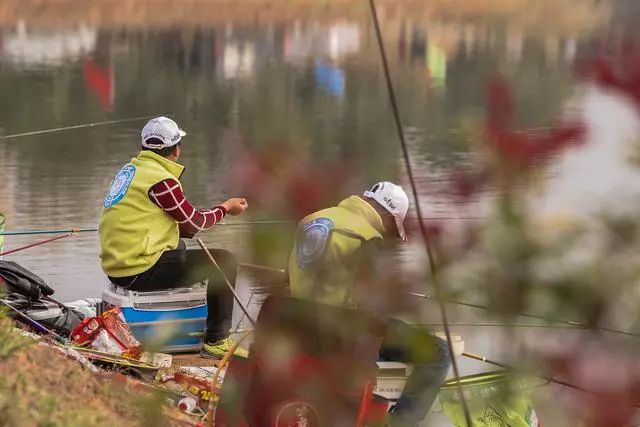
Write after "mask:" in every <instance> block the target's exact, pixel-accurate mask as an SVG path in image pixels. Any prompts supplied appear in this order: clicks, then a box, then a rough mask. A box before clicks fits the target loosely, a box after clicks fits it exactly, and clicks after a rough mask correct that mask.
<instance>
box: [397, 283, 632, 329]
mask: <svg viewBox="0 0 640 427" xmlns="http://www.w3.org/2000/svg"><path fill="white" fill-rule="evenodd" d="M407 294H409V295H412V296H415V297H418V298H423V299H434V297H432V296H431V295H428V294H421V293H418V292H407ZM443 301H444V302H445V303H447V304H453V305H460V306H464V307H471V308H478V309H481V310H487V311H491V308H490V307H487V306H486V305H480V304H472V303H469V302H464V301H455V300H443ZM517 316H519V317H528V318H530V319H536V320H543V321H545V322H549V323H562V324H564V325H568V326H572V327H574V328H576V329H594V330H596V331H602V332H610V333H614V334H621V335H628V336H631V337H636V338H640V333H637V332H629V331H622V330H619V329H612V328H604V327H594V326H588V325H585V324H584V323H580V322H575V321H573V320H562V319H550V318H548V317H543V316H538V315H536V314H529V313H518V314H517Z"/></svg>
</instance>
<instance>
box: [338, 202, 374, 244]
mask: <svg viewBox="0 0 640 427" xmlns="http://www.w3.org/2000/svg"><path fill="white" fill-rule="evenodd" d="M338 207H341V208H344V209H346V210H348V211H350V212H353V213H355V214H356V215H360V216H362V217H363V218H364V219H365V220H366V221H367V222H368V223H369V224H371V226H372V227H373V228H375V229H376V231H377V232H378V233H380V234H382V235H383V236H384V232H385V229H384V225H383V224H382V218H380V214H379V213H378V212H376V210H375V209H374V208H373V207H372V206H371V205H370V204H369V203H367V202H366V201H364V200H363V199H362V198H361V197H359V196H349V197H347V198H346V199H344V200H343V201H341V202H340V203H339V204H338Z"/></svg>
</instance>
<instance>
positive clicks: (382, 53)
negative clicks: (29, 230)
mask: <svg viewBox="0 0 640 427" xmlns="http://www.w3.org/2000/svg"><path fill="white" fill-rule="evenodd" d="M369 7H370V9H371V17H372V19H373V25H374V28H375V33H376V38H377V41H378V48H379V51H380V59H381V60H382V67H383V70H384V76H385V80H386V83H387V91H388V95H389V102H390V103H391V110H392V111H393V117H394V120H395V123H396V130H397V132H398V138H399V139H400V145H401V146H402V155H403V157H404V163H405V167H406V169H407V175H408V176H409V182H410V183H411V191H412V193H413V200H414V202H415V205H416V212H417V214H418V218H422V210H421V208H420V198H419V196H418V190H417V185H416V182H415V178H414V176H413V169H412V166H411V159H410V157H409V150H408V148H407V142H406V140H405V137H404V130H403V127H402V121H401V120H400V111H399V109H398V103H397V101H396V95H395V91H394V89H393V82H392V81H391V72H390V71H389V64H388V61H387V54H386V52H385V49H384V43H383V40H382V30H381V29H380V22H379V20H378V13H377V10H376V4H375V0H369ZM418 224H419V226H420V234H422V238H423V240H424V245H425V249H426V251H427V257H428V259H429V267H430V269H429V270H430V272H431V280H432V281H433V284H434V287H435V289H436V294H437V295H438V296H440V281H439V279H438V270H437V265H436V261H435V254H434V253H433V248H432V247H431V240H430V239H429V235H428V232H427V227H426V225H425V223H424V221H423V220H422V219H421V220H419V221H418ZM438 305H439V307H440V315H441V316H442V323H443V324H444V332H445V335H446V337H447V346H448V347H449V354H451V365H452V366H453V373H454V376H455V381H456V390H457V392H458V395H459V397H460V402H462V408H463V410H464V417H465V420H466V422H467V426H468V427H472V426H473V424H472V421H471V414H470V412H469V407H468V405H467V401H466V399H465V397H464V393H463V392H462V384H461V383H460V370H459V369H458V362H457V361H456V358H455V356H454V355H453V354H454V353H453V341H452V340H451V331H450V330H449V325H448V323H449V321H448V319H447V310H446V307H445V305H444V303H442V302H440V301H438Z"/></svg>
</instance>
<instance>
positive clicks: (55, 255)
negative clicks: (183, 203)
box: [0, 0, 606, 299]
mask: <svg viewBox="0 0 640 427" xmlns="http://www.w3.org/2000/svg"><path fill="white" fill-rule="evenodd" d="M567 3H570V4H569V5H568V6H567V5H565V3H563V6H562V7H563V8H566V7H569V8H574V10H576V11H579V12H580V14H579V15H580V19H575V20H574V21H571V22H570V23H567V22H565V21H562V20H561V22H560V21H558V22H556V21H552V24H549V26H548V28H546V27H544V26H542V28H543V30H542V31H541V29H540V28H541V27H540V26H536V25H539V23H540V22H544V20H545V17H547V16H549V15H550V14H557V11H556V10H555V6H554V7H551V8H550V7H549V6H547V9H545V8H544V7H542V6H541V7H540V8H538V9H536V10H534V11H533V12H530V16H528V18H527V19H525V16H524V12H523V10H520V9H517V7H516V6H514V8H513V9H509V10H505V11H493V10H491V9H487V10H489V12H486V11H485V10H483V9H482V8H477V9H473V8H470V9H469V10H467V9H465V8H462V9H460V10H459V11H458V12H459V14H452V13H451V11H450V10H449V9H447V8H448V6H446V5H443V6H439V7H442V8H443V10H442V11H438V10H431V9H429V8H427V6H420V7H418V6H407V9H402V8H401V6H398V5H392V4H391V3H388V4H387V3H385V4H383V5H382V6H381V8H380V9H381V10H380V14H381V17H382V21H383V30H384V36H385V43H386V46H387V49H388V52H389V55H390V60H391V64H392V72H393V76H394V82H395V84H396V86H397V89H398V96H399V100H400V104H401V110H402V111H401V112H402V115H403V120H404V122H405V125H406V127H407V130H408V133H409V137H410V144H411V154H412V158H413V159H414V162H415V163H416V166H417V168H416V169H417V175H418V180H419V183H420V191H421V195H422V199H423V203H424V206H423V207H424V209H425V211H426V212H427V214H428V215H437V216H448V217H456V216H457V208H456V207H455V205H452V204H451V203H450V201H449V200H448V199H447V198H446V197H445V196H443V192H442V188H443V187H444V186H445V185H446V183H445V182H443V179H444V178H443V177H445V176H447V173H448V172H449V171H451V170H452V169H455V168H463V167H465V165H466V164H467V163H468V162H469V161H470V159H469V158H468V152H469V151H470V147H473V144H474V143H475V141H474V140H473V138H475V137H474V136H471V135H474V134H473V132H472V131H473V130H474V129H475V130H477V126H478V123H480V122H481V121H482V116H483V108H484V82H485V80H486V78H487V77H488V76H490V75H492V74H493V73H495V72H496V70H501V71H503V72H504V73H505V74H506V75H507V77H508V78H509V79H510V80H511V81H512V82H513V85H514V86H515V89H516V92H517V93H516V95H517V96H521V97H526V99H527V102H526V105H524V108H522V109H521V110H520V111H519V114H518V117H517V120H518V121H519V123H522V124H523V125H524V126H527V127H529V126H534V125H541V124H546V123H547V122H548V121H549V120H550V119H551V118H553V117H554V116H555V115H556V114H557V113H558V111H560V110H561V109H562V105H563V102H564V98H565V97H567V96H568V95H569V94H570V93H571V92H572V85H573V80H572V77H571V75H570V74H571V73H570V70H569V68H570V65H571V62H572V60H573V58H574V57H575V56H576V55H577V54H578V53H580V52H581V51H584V50H588V49H590V48H591V47H590V46H591V45H590V41H591V39H592V38H593V34H597V33H594V32H595V31H596V28H597V27H598V25H600V24H601V23H602V22H603V21H604V19H606V15H604V14H603V13H602V9H601V6H598V7H594V6H593V5H590V6H589V7H585V6H584V5H585V4H587V3H589V4H590V3H591V2H589V1H576V0H574V1H567ZM145 5H146V3H144V2H141V3H140V4H139V6H138V7H139V8H140V10H138V9H136V13H131V14H128V15H127V14H118V15H117V16H116V15H113V14H109V13H103V14H102V15H101V14H92V15H91V16H102V17H103V18H102V19H104V20H105V22H100V21H87V22H91V24H86V25H81V24H79V22H81V21H82V20H81V19H78V18H77V15H76V14H75V13H70V14H69V17H68V21H67V20H65V19H61V18H60V17H59V16H56V17H55V19H53V18H51V19H52V22H53V23H54V24H51V25H44V24H42V23H40V24H39V25H36V24H33V23H31V22H28V21H24V22H20V21H19V20H17V19H15V20H13V21H12V20H11V17H10V16H9V17H7V16H4V15H0V18H1V20H0V22H5V23H6V22H10V24H5V26H4V27H3V29H2V45H1V46H2V48H1V50H0V65H1V66H0V111H1V112H2V114H1V115H0V129H2V132H3V133H4V134H10V133H16V132H21V131H30V130H36V129H47V128H52V127H58V126H64V125H70V124H80V123H91V122H97V121H102V120H105V119H108V118H126V117H136V116H143V115H151V114H170V115H172V116H173V117H175V118H176V119H177V120H178V121H179V122H180V123H181V125H183V126H184V127H185V128H186V129H187V130H188V132H189V139H188V140H186V141H185V149H184V152H183V158H184V163H185V165H186V167H187V173H186V174H185V180H184V185H185V189H186V192H187V194H188V195H189V196H190V198H192V199H193V201H194V202H195V203H196V204H200V205H202V206H210V205H211V204H213V203H215V202H216V201H218V200H220V199H222V198H224V197H226V196H228V195H229V192H230V191H231V182H230V179H229V175H230V171H231V170H232V169H233V168H234V159H233V154H232V153H233V150H232V147H233V145H234V141H237V140H241V141H242V142H243V143H244V144H246V145H248V146H249V147H269V146H271V145H272V144H277V143H288V144H295V145H296V146H297V147H299V149H300V151H301V153H302V154H304V155H306V156H308V157H309V158H312V159H316V160H317V161H318V163H319V164H322V162H327V164H331V163H332V162H333V163H336V162H338V161H339V162H344V163H345V164H347V163H348V164H349V165H350V168H352V170H350V171H349V172H350V173H351V175H352V179H350V180H349V182H348V183H346V184H345V185H346V186H347V188H345V189H343V191H356V190H358V189H360V188H363V187H367V186H368V185H369V184H370V183H371V182H374V181H378V180H381V179H393V180H402V179H403V174H402V171H403V165H402V163H401V159H400V156H399V151H398V145H397V142H396V136H395V129H394V125H393V121H392V118H391V116H390V111H389V108H388V102H387V98H386V97H387V95H386V91H385V87H384V85H383V84H382V80H381V72H380V71H381V70H380V67H379V58H378V52H377V46H376V44H375V37H374V35H373V33H372V31H371V24H370V21H369V16H368V12H367V10H366V8H362V9H361V10H359V9H352V8H347V9H349V10H348V11H346V10H344V11H342V12H341V13H337V12H336V10H337V9H336V8H333V7H332V8H327V12H322V11H321V12H318V13H321V14H322V13H326V14H329V15H330V16H329V17H327V15H322V16H323V17H324V19H320V18H316V17H314V16H313V15H312V14H308V15H307V14H305V13H299V16H298V17H297V18H296V19H285V18H282V19H274V20H273V22H270V21H269V20H264V21H260V22H249V23H248V20H247V19H237V20H234V19H226V18H225V20H226V22H223V19H222V18H221V16H223V15H224V14H220V13H216V14H213V13H208V12H205V11H204V10H203V11H200V12H201V13H195V12H194V13H190V14H188V16H187V15H185V16H182V15H180V16H178V17H176V18H175V19H176V20H177V21H176V22H174V23H172V25H168V24H166V23H163V22H160V21H158V22H156V20H155V19H156V18H155V17H154V16H151V15H149V16H148V17H147V18H146V19H147V25H148V26H147V27H145V26H144V25H140V22H139V21H138V18H139V16H138V12H140V14H141V15H140V16H142V12H141V11H142V10H143V9H144V8H145V7H146V6H145ZM191 6H193V8H196V7H204V6H203V5H201V4H200V3H198V5H191ZM191 6H190V7H191ZM92 7H102V6H100V5H98V4H96V5H91V4H87V5H82V7H81V8H80V9H82V8H92ZM7 10H11V8H7ZM190 10H191V9H190ZM194 10H195V9H194ZM198 10H199V9H198ZM292 10H293V9H292ZM563 10H564V9H563ZM54 12H55V11H53V10H52V9H49V8H47V7H44V8H43V9H42V10H41V15H38V16H39V17H40V19H45V17H48V16H49V15H48V14H53V13H54ZM216 12H218V11H216ZM226 13H232V12H231V11H226ZM291 13H293V12H291ZM214 15H215V16H214ZM341 15H344V16H341ZM336 16H337V17H336ZM192 19H198V20H200V21H203V22H199V25H197V26H194V25H191V23H192V22H191V21H189V20H192ZM113 20H115V21H117V23H118V25H111V24H112V23H113V22H114V21H113ZM181 20H184V21H185V22H184V23H182V24H180V23H181V22H182V21H181ZM205 20H209V21H207V22H204V21H205ZM536 23H538V24H536ZM142 124H143V123H142V122H141V123H127V124H122V125H113V126H109V127H93V128H86V129H82V130H77V131H69V132H64V133H56V134H48V135H46V136H37V137H36V136H34V137H27V138H21V139H20V140H5V141H0V179H2V183H3V187H2V191H1V192H0V210H1V211H3V212H5V213H7V223H8V226H7V228H8V229H10V230H11V229H14V230H15V229H34V228H54V227H55V228H57V227H60V228H66V227H73V226H75V227H82V226H89V227H91V226H95V225H96V223H97V220H98V218H99V214H100V206H101V200H102V198H103V197H104V193H105V191H106V188H107V186H108V184H109V180H110V179H111V177H112V176H113V174H114V172H115V171H116V170H117V169H118V168H119V167H120V166H121V164H122V163H123V162H125V161H127V159H128V158H129V157H130V156H132V155H133V154H135V152H136V150H137V144H138V134H139V128H140V126H142ZM341 196H343V194H335V198H336V199H338V198H340V197H341ZM256 214H257V215H259V214H260V212H254V215H256ZM248 233H249V229H248V228H243V227H233V228H231V227H227V228H225V227H224V226H221V227H219V228H218V229H217V230H216V231H215V232H212V233H209V234H207V235H206V239H208V240H209V241H210V242H211V243H215V244H217V245H220V246H224V247H226V248H228V249H230V250H232V251H234V252H236V253H238V255H239V257H240V258H241V259H245V260H250V259H251V256H252V254H251V251H249V250H248V243H247V241H246V240H245V237H246V236H247V234H248ZM26 241H30V240H29V239H26V238H11V239H7V242H6V247H7V248H11V247H15V246H18V245H20V244H22V243H24V242H26ZM53 245H57V246H51V247H49V248H42V249H37V250H33V251H31V252H29V251H25V252H23V253H22V254H20V255H19V256H18V255H17V256H16V257H15V259H16V260H18V261H20V262H24V263H25V265H27V266H29V267H30V268H33V269H34V270H35V271H36V272H38V273H40V274H41V275H42V276H44V277H45V278H47V279H48V280H49V281H51V282H52V283H54V284H55V285H56V286H57V289H58V292H59V294H60V298H62V299H67V298H75V297H78V296H88V295H87V294H90V295H92V296H95V295H97V294H98V293H99V291H100V289H101V287H102V283H103V281H102V274H101V272H100V271H99V266H98V262H97V259H96V256H97V240H96V239H95V238H94V237H91V236H83V237H82V238H73V239H71V240H67V241H64V242H60V243H55V244H53ZM283 255H285V256H283V260H284V259H286V254H283ZM421 256H422V255H421V248H420V247H419V245H415V246H409V247H408V249H405V251H404V252H403V253H402V254H400V255H399V259H400V260H401V261H403V263H404V264H410V261H413V260H416V259H420V257H421ZM403 263H400V265H402V264H403ZM413 264H415V263H413ZM421 265H422V266H423V265H424V263H423V264H421ZM413 267H415V265H414V266H413ZM416 277H419V272H416Z"/></svg>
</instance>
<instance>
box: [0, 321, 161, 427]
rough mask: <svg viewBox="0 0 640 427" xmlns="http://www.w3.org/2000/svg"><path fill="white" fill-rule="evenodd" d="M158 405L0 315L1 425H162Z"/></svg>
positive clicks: (73, 426) (66, 426) (151, 398)
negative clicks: (28, 334)
mask: <svg viewBox="0 0 640 427" xmlns="http://www.w3.org/2000/svg"><path fill="white" fill-rule="evenodd" d="M158 403H159V402H157V400H154V397H152V396H146V395H140V394H139V393H135V394H134V393H132V392H131V391H129V390H127V389H126V388H125V387H124V386H122V385H120V384H117V383H112V382H111V381H107V380H104V379H100V378H99V377H97V376H96V375H95V374H93V373H91V372H89V371H88V370H86V369H85V368H83V367H82V366H81V365H80V364H79V363H78V362H76V361H74V360H71V359H69V358H67V357H65V356H64V355H62V354H60V353H58V352H57V351H56V350H54V349H53V348H51V347H46V346H43V345H39V344H38V342H37V341H36V340H33V339H31V338H26V337H23V336H21V335H20V334H19V333H18V332H17V330H16V329H15V327H14V324H13V322H12V321H11V320H9V319H8V318H4V317H2V318H0V426H12V427H13V426H47V427H53V426H61V427H62V426H64V427H75V426H77V427H80V426H111V427H112V426H117V425H120V426H141V425H162V418H163V417H162V415H161V414H162V412H161V411H160V410H159V405H158Z"/></svg>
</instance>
